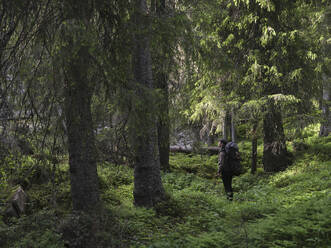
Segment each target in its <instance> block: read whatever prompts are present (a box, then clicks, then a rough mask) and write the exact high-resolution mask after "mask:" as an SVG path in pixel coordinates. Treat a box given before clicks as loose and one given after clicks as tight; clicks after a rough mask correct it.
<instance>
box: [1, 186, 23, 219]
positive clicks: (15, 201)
mask: <svg viewBox="0 0 331 248" xmlns="http://www.w3.org/2000/svg"><path fill="white" fill-rule="evenodd" d="M27 201H28V196H27V194H26V193H25V192H24V190H23V188H22V187H21V186H18V187H17V188H16V189H15V190H14V192H13V193H12V194H11V196H10V197H9V198H8V201H7V207H6V210H5V212H4V216H5V218H9V217H16V218H18V217H20V216H21V215H22V214H23V213H25V210H26V203H27Z"/></svg>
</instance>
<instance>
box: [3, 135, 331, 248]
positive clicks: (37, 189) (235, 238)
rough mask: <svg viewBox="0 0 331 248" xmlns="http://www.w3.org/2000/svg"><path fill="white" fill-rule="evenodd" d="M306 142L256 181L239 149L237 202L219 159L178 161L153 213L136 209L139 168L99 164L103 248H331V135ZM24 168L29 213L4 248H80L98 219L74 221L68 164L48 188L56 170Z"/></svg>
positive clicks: (12, 227) (7, 228) (28, 163)
mask: <svg viewBox="0 0 331 248" xmlns="http://www.w3.org/2000/svg"><path fill="white" fill-rule="evenodd" d="M300 142H303V143H304V144H305V145H304V146H302V147H303V148H302V149H301V150H300V151H295V152H294V151H292V152H293V153H294V157H295V161H294V164H293V165H291V166H290V167H289V168H288V169H287V170H286V171H283V172H279V173H271V174H267V173H264V172H263V170H262V168H260V167H261V157H259V165H260V167H259V168H258V170H257V173H256V174H255V175H252V174H250V172H249V168H248V166H249V163H250V144H249V142H241V143H239V146H240V149H241V152H242V155H243V159H244V160H243V164H244V165H245V166H246V169H247V172H246V173H245V174H243V175H241V176H239V177H235V178H234V180H233V187H234V191H235V194H234V200H233V201H232V202H230V201H228V200H227V199H226V197H225V194H224V190H223V185H222V182H221V180H220V179H219V178H217V177H216V171H217V156H207V155H184V154H173V155H171V157H170V164H171V172H169V173H164V174H162V182H163V185H164V188H165V190H166V193H167V197H168V199H167V201H165V202H163V203H160V204H159V205H158V206H157V207H156V208H155V209H144V208H136V207H134V206H133V197H132V191H133V170H132V169H131V168H129V167H127V166H118V165H117V166H116V165H112V164H109V163H104V164H100V165H99V167H98V173H99V178H100V189H101V198H102V202H103V210H102V211H101V212H100V213H99V215H98V217H96V218H97V219H98V221H97V223H98V226H99V228H96V229H95V233H94V238H95V242H96V245H95V247H153V248H157V247H158V248H161V247H171V248H173V247H180V248H182V247H190V248H191V247H206V248H211V247H238V248H239V247H240V248H242V247H252V248H253V247H254V248H255V247H331V243H330V240H331V219H330V216H331V194H330V193H331V152H330V151H331V137H327V138H323V139H321V138H307V139H305V140H302V141H300ZM291 147H292V146H291V144H290V145H289V149H291ZM259 154H262V145H260V146H259ZM20 165H21V167H20V171H17V172H15V173H16V174H15V173H13V175H14V174H15V175H16V177H21V178H22V180H23V178H24V180H28V182H26V183H27V185H28V187H27V190H26V191H27V194H28V195H29V199H30V201H29V206H28V211H27V213H26V215H24V216H22V217H21V218H19V219H11V220H10V223H9V224H8V223H7V224H5V223H4V221H3V220H2V219H0V247H3V248H5V247H8V248H9V247H10V248H15V247H17V248H18V247H24V248H25V247H26V248H28V247H33V248H35V247H43V248H44V247H53V248H55V247H67V246H66V242H70V247H80V245H81V243H82V242H84V239H85V238H86V237H85V236H86V233H88V230H89V229H90V227H91V225H90V224H89V223H95V222H96V221H95V219H92V218H91V217H86V218H85V219H84V218H81V217H77V216H75V215H74V214H72V213H71V210H70V209H71V205H70V204H71V200H70V199H71V198H70V183H69V176H68V165H67V164H66V163H63V164H60V165H59V166H58V167H57V171H56V177H55V183H54V184H53V183H52V182H51V180H47V178H48V175H49V174H48V173H50V171H51V165H49V171H47V170H46V169H45V165H43V167H42V169H40V167H41V166H40V165H38V166H39V167H38V168H39V170H38V171H39V172H38V173H37V172H36V173H34V175H33V176H30V177H29V178H27V177H26V175H25V174H24V173H26V171H30V173H31V168H35V167H36V165H35V161H34V160H33V159H31V158H25V161H24V163H23V165H22V164H20ZM46 167H47V166H46ZM7 188H9V186H8V187H7ZM1 190H2V194H0V203H4V201H5V199H4V195H5V193H4V192H5V191H6V188H4V187H3V188H2V189H1ZM54 199H56V201H54ZM92 226H93V225H92ZM63 230H67V231H68V230H69V232H70V235H68V234H67V233H65V232H64V231H63ZM84 235H85V236H84ZM68 236H69V237H68ZM68 240H69V241H68Z"/></svg>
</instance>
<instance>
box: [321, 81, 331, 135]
mask: <svg viewBox="0 0 331 248" xmlns="http://www.w3.org/2000/svg"><path fill="white" fill-rule="evenodd" d="M330 109H331V77H327V76H326V75H325V74H324V75H323V99H322V117H323V121H322V123H321V128H320V133H319V135H320V136H328V135H329V134H330V133H331V111H330Z"/></svg>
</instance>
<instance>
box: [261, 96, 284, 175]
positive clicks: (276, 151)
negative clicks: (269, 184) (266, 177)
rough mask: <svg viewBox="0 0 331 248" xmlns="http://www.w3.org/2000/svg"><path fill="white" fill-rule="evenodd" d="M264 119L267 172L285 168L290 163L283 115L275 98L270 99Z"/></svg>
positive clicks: (265, 169) (264, 153) (265, 168)
mask: <svg viewBox="0 0 331 248" xmlns="http://www.w3.org/2000/svg"><path fill="white" fill-rule="evenodd" d="M266 108H267V109H266V113H265V115H264V120H263V131H264V150H263V167H264V171H266V172H277V171H281V170H284V169H285V168H286V167H287V166H288V165H289V157H288V152H287V149H286V142H285V135H284V130H283V123H282V116H281V113H280V112H279V111H278V110H277V108H276V106H275V102H274V100H273V99H269V101H268V104H267V106H266Z"/></svg>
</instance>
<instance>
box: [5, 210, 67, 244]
mask: <svg viewBox="0 0 331 248" xmlns="http://www.w3.org/2000/svg"><path fill="white" fill-rule="evenodd" d="M58 223H59V219H57V217H56V215H55V213H54V212H53V211H50V210H40V211H39V212H38V213H36V214H33V215H30V216H22V217H21V218H19V219H17V220H16V219H12V220H11V222H10V224H9V225H8V226H7V225H4V224H1V222H0V246H1V247H3V248H7V247H8V248H12V247H13V248H20V247H36V248H41V247H51V248H62V247H65V246H64V242H63V241H62V236H61V234H60V233H59V231H58V230H57V224H58Z"/></svg>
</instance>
